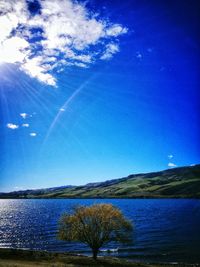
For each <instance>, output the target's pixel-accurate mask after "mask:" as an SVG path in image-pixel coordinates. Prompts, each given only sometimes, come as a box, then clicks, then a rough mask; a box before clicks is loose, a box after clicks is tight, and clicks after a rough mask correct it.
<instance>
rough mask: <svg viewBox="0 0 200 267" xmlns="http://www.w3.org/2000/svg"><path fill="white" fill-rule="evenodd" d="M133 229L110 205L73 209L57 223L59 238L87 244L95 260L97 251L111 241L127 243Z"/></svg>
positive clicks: (117, 210)
mask: <svg viewBox="0 0 200 267" xmlns="http://www.w3.org/2000/svg"><path fill="white" fill-rule="evenodd" d="M132 230H133V227H132V224H131V222H130V221H129V220H127V219H126V218H125V217H124V215H123V214H122V212H121V211H120V210H119V209H118V208H116V207H115V206H113V205H111V204H95V205H92V206H87V207H86V206H78V207H75V208H74V210H73V213H71V214H64V215H63V216H62V217H61V220H60V223H59V238H60V239H61V240H65V241H74V242H82V243H85V244H87V245H88V246H89V247H90V248H91V249H92V252H93V258H94V259H96V258H97V254H98V252H99V249H100V248H101V247H102V246H103V245H105V244H106V243H109V242H111V241H119V242H129V241H130V240H131V236H132V235H131V233H132Z"/></svg>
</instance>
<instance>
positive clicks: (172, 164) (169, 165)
mask: <svg viewBox="0 0 200 267" xmlns="http://www.w3.org/2000/svg"><path fill="white" fill-rule="evenodd" d="M168 167H170V168H174V167H177V165H176V164H174V163H173V162H169V163H168Z"/></svg>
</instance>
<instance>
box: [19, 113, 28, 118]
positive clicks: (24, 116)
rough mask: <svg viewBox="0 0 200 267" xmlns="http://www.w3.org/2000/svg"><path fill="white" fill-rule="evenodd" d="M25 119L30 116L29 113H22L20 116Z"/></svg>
mask: <svg viewBox="0 0 200 267" xmlns="http://www.w3.org/2000/svg"><path fill="white" fill-rule="evenodd" d="M19 115H20V116H21V117H22V118H23V119H26V118H27V116H28V114H27V113H25V112H24V113H20V114H19Z"/></svg>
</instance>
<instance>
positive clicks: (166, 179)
mask: <svg viewBox="0 0 200 267" xmlns="http://www.w3.org/2000/svg"><path fill="white" fill-rule="evenodd" d="M144 197H146V198H169V197H177V198H187V197H188V198H199V197H200V165H195V166H190V167H180V168H174V169H169V170H165V171H160V172H153V173H145V174H134V175H129V176H128V177H125V178H120V179H114V180H108V181H105V182H101V183H91V184H87V185H84V186H63V187H56V188H49V189H41V190H26V191H18V192H11V193H7V194H6V193H2V194H0V198H144Z"/></svg>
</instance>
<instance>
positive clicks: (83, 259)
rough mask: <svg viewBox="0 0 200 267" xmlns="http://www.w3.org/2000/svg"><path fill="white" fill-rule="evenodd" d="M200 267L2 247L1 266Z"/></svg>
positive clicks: (198, 264)
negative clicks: (95, 258) (94, 258)
mask: <svg viewBox="0 0 200 267" xmlns="http://www.w3.org/2000/svg"><path fill="white" fill-rule="evenodd" d="M4 266H7V267H14V266H15V267H21V266H23V267H26V266H27V267H33V266H42V267H43V266H52V267H81V266H85V267H86V266H91V267H104V266H105V267H174V266H176V267H199V266H200V263H191V264H188V263H177V262H174V263H167V262H166V263H150V262H134V261H131V260H127V259H122V258H115V257H112V256H107V257H102V256H99V257H98V260H97V261H95V260H93V259H92V257H89V256H84V255H77V254H72V253H67V252H64V253H63V252H47V251H38V250H28V249H12V248H0V267H4Z"/></svg>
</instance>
